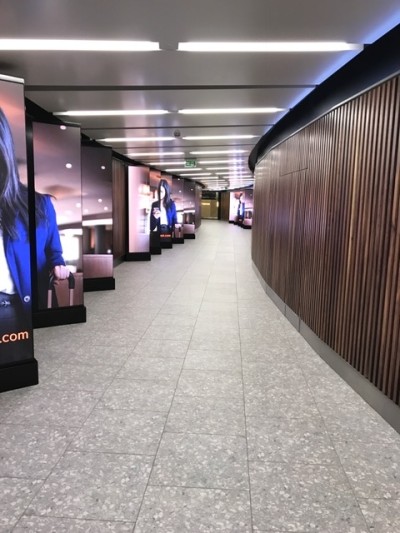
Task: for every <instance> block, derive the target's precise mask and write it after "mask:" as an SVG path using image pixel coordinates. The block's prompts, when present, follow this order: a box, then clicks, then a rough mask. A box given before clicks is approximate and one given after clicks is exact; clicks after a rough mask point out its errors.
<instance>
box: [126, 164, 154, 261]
mask: <svg viewBox="0 0 400 533" xmlns="http://www.w3.org/2000/svg"><path fill="white" fill-rule="evenodd" d="M151 198H152V195H151V192H150V176H149V168H148V167H139V166H138V167H133V166H132V167H129V172H128V254H127V256H126V259H127V260H136V259H137V260H140V259H150V226H149V215H150V205H151Z"/></svg>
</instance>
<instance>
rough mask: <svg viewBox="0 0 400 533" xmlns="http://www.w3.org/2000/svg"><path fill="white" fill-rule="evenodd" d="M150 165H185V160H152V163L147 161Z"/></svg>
mask: <svg viewBox="0 0 400 533" xmlns="http://www.w3.org/2000/svg"><path fill="white" fill-rule="evenodd" d="M147 164H148V165H152V166H154V167H156V166H160V167H162V166H168V165H184V164H185V161H167V162H165V161H152V162H151V163H147Z"/></svg>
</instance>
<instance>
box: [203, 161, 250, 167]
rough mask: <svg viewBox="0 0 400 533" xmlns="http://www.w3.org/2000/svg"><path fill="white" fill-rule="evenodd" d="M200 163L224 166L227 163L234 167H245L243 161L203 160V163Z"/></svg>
mask: <svg viewBox="0 0 400 533" xmlns="http://www.w3.org/2000/svg"><path fill="white" fill-rule="evenodd" d="M199 163H200V165H214V164H215V165H224V164H226V163H230V165H231V166H233V165H243V159H220V160H219V161H213V160H205V159H202V160H201V161H199Z"/></svg>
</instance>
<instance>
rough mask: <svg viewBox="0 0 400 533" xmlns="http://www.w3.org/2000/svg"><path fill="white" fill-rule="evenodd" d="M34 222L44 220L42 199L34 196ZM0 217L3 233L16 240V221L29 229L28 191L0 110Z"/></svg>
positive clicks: (40, 196) (4, 117) (9, 130)
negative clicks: (20, 177) (19, 221)
mask: <svg viewBox="0 0 400 533" xmlns="http://www.w3.org/2000/svg"><path fill="white" fill-rule="evenodd" d="M35 204H36V218H37V220H36V222H37V223H38V222H39V220H42V219H44V217H45V215H44V206H43V197H42V195H40V194H36V195H35ZM0 215H1V226H2V229H3V232H4V233H5V234H7V235H9V236H10V237H11V238H13V239H17V238H18V234H17V230H16V219H17V217H19V219H20V220H22V222H23V224H24V225H25V226H26V227H27V228H28V227H29V209H28V189H27V187H26V186H25V185H23V184H22V183H21V182H20V179H19V172H18V164H17V158H16V155H15V148H14V141H13V137H12V133H11V129H10V125H9V123H8V120H7V118H6V116H5V114H4V111H3V110H2V109H1V108H0Z"/></svg>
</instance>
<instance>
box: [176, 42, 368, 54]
mask: <svg viewBox="0 0 400 533" xmlns="http://www.w3.org/2000/svg"><path fill="white" fill-rule="evenodd" d="M362 48H363V45H362V44H357V43H346V42H342V41H314V42H313V41H298V42H296V41H293V42H284V41H282V42H272V41H271V42H188V43H179V44H178V50H179V51H182V52H342V51H345V50H362Z"/></svg>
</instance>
